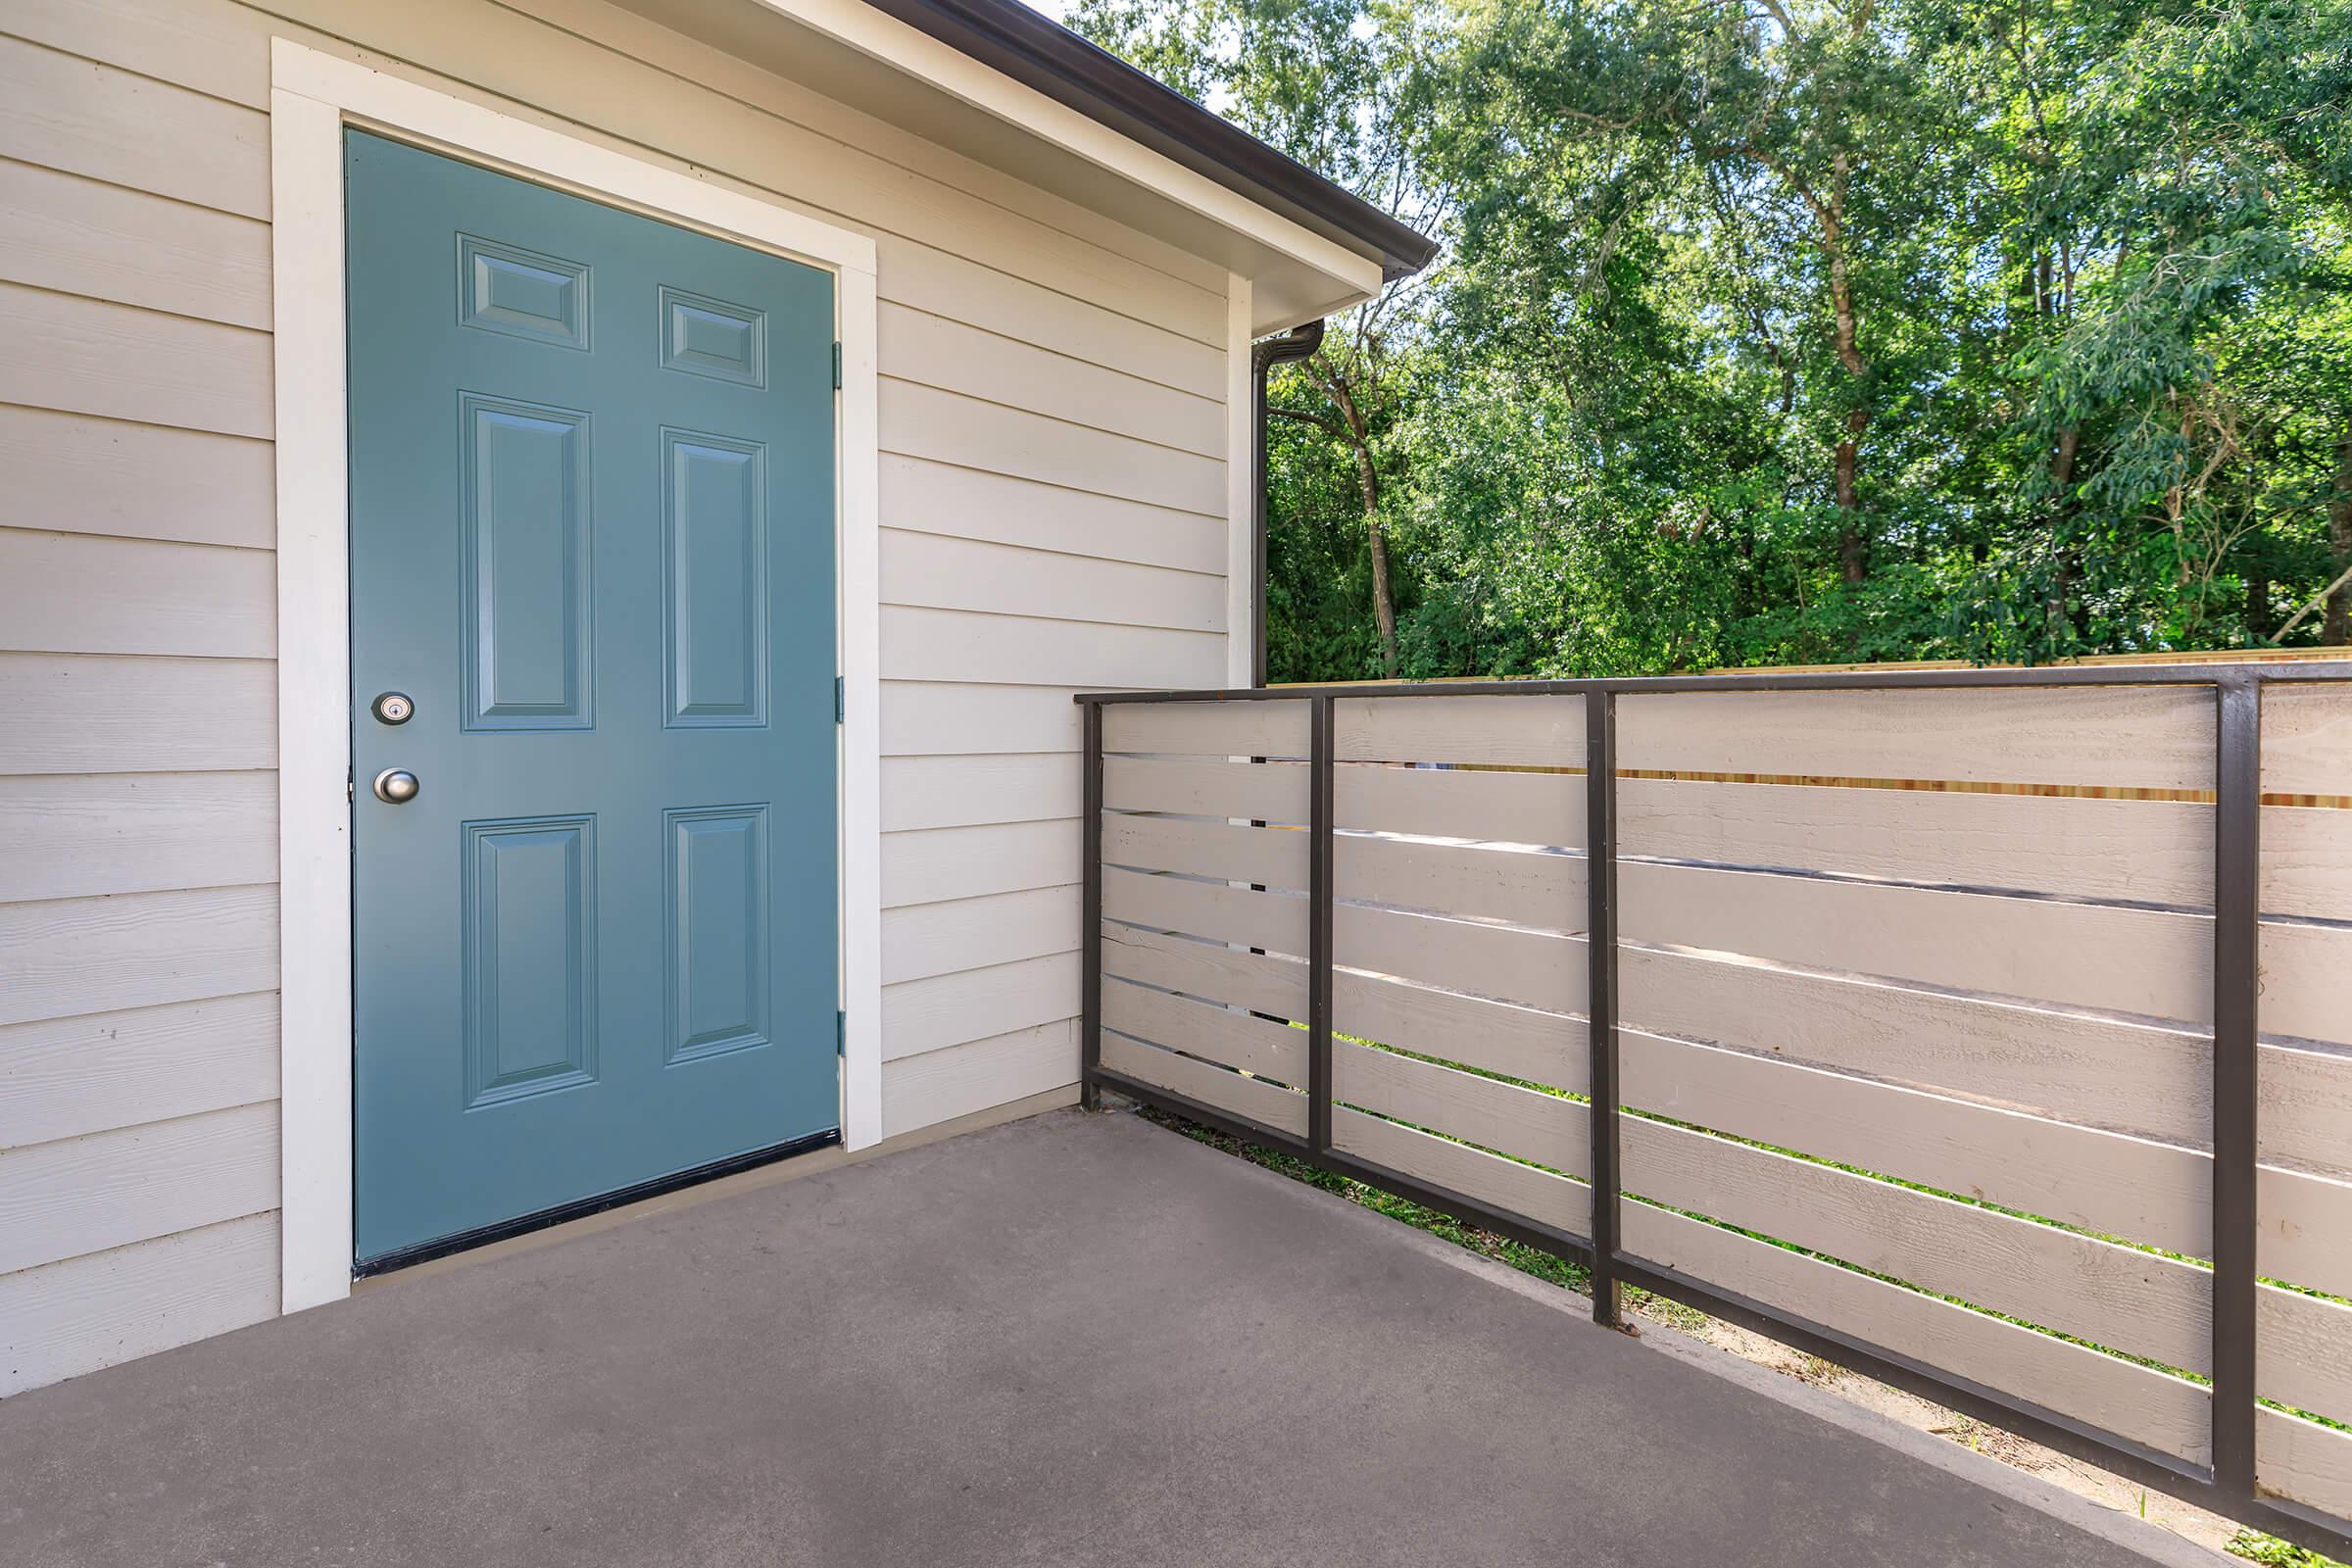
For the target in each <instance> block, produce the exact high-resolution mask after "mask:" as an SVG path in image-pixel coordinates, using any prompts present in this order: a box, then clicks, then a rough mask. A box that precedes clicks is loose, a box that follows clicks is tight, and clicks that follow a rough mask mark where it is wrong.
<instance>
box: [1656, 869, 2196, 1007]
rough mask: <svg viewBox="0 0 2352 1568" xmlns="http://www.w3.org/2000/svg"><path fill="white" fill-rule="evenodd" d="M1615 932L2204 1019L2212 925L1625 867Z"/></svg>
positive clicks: (1738, 874)
mask: <svg viewBox="0 0 2352 1568" xmlns="http://www.w3.org/2000/svg"><path fill="white" fill-rule="evenodd" d="M1617 887H1618V897H1619V901H1620V902H1619V912H1618V934H1619V935H1620V936H1621V937H1623V938H1624V939H1625V940H1626V941H1629V942H1642V943H1671V944H1673V945H1675V946H1677V947H1685V948H1704V949H1708V950H1711V951H1714V952H1718V953H1733V954H1740V955H1743V956H1749V957H1758V958H1770V959H1773V960H1774V961H1776V962H1780V963H1787V964H1796V965H1802V966H1804V967H1807V968H1815V969H1840V970H1846V971H1849V972H1853V973H1859V974H1869V975H1877V976H1881V977H1885V978H1889V979H1895V980H1907V981H1912V982H1915V983H1919V984H1924V985H1929V986H1935V987H1938V988H1942V989H1948V990H1955V991H1970V992H1978V993H1985V994H1999V995H2004V996H2011V997H2020V998H2025V999H2029V1000H2032V1001H2036V1002H2053V1003H2058V1004H2060V1005H2066V1006H2072V1007H2086V1008H2095V1009H2098V1010H2101V1011H2107V1012H2129V1013H2137V1014H2141V1015H2144V1016H2147V1017H2154V1018H2171V1019H2183V1020H2186V1021H2188V1022H2191V1023H2200V1024H2204V1023H2211V1022H2212V1019H2213V918H2212V916H2210V915H2201V914H2175V913H2169V912H2164V911H2159V910H2153V909H2127V908H2118V907H2114V906H2111V905H2096V904H2067V903H2062V902H2059V901H2057V900H2053V899H2039V898H2034V899H2021V898H2006V897H2002V896H2000V895H1997V894H1984V893H1946V892H1937V891H1934V890H1931V889H1924V888H1904V887H1888V886H1886V885H1884V884H1881V883H1872V882H1837V881H1828V880H1825V879H1822V878H1818V877H1805V876H1783V875H1779V874H1777V873H1774V872H1769V871H1724V870H1715V869H1712V868H1708V867H1701V866H1688V865H1658V864H1647V863H1642V862H1639V861H1627V862H1623V863H1621V864H1620V865H1619V867H1618V871H1617Z"/></svg>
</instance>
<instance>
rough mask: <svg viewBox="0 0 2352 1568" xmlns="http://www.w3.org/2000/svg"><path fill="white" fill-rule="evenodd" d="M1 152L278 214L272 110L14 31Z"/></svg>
mask: <svg viewBox="0 0 2352 1568" xmlns="http://www.w3.org/2000/svg"><path fill="white" fill-rule="evenodd" d="M165 74H166V75H167V76H168V75H169V73H168V72H167V73H165ZM0 158H13V159H15V160H16V161H17V162H19V163H25V164H38V165H40V166H41V167H43V168H45V169H54V170H58V171H61V172H65V173H70V174H81V175H85V176H87V177H88V178H91V179H98V180H104V181H105V182H106V183H108V184H110V185H122V186H125V187H127V188H128V189H131V190H138V191H146V192H149V193H151V194H154V195H157V196H169V197H171V198H172V200H174V201H181V202H186V203H188V204H190V205H191V206H197V207H209V208H212V209H213V210H215V211H216V212H222V213H233V214H235V215H237V216H239V217H243V218H258V219H262V220H265V221H267V220H268V218H269V217H270V117H269V116H268V115H265V114H262V113H259V112H258V111H256V110H254V109H249V108H246V107H243V106H241V105H238V104H230V103H223V102H221V100H220V99H218V98H211V97H207V96H205V95H204V94H202V93H199V92H191V91H189V90H188V89H187V88H184V87H179V86H174V85H173V84H172V82H170V81H169V80H165V79H159V78H158V77H155V76H141V75H133V74H132V73H129V72H127V71H120V70H117V69H116V68H114V67H112V66H107V65H101V64H98V63H97V62H95V61H90V60H82V59H76V58H75V57H74V56H73V55H72V54H68V53H65V52H63V51H60V50H55V49H46V48H42V47H40V46H39V45H36V44H28V43H24V42H20V41H18V40H17V39H14V38H9V37H4V36H0Z"/></svg>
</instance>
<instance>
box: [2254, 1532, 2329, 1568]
mask: <svg viewBox="0 0 2352 1568" xmlns="http://www.w3.org/2000/svg"><path fill="white" fill-rule="evenodd" d="M2229 1555H2230V1556H2232V1557H2243V1558H2245V1559H2246V1561H2248V1562H2259V1563H2264V1564H2268V1565H2270V1568H2344V1564H2342V1563H2340V1562H2337V1561H2336V1560H2335V1559H2334V1558H2333V1557H2323V1556H2321V1555H2320V1554H2319V1553H2318V1552H2316V1551H2311V1550H2308V1549H2306V1548H2305V1547H2302V1546H2298V1545H2296V1544H2294V1543H2293V1542H2291V1541H2280V1540H2279V1539H2278V1537H2276V1536H2266V1535H2264V1534H2263V1533H2262V1532H2261V1531H2259V1530H2240V1531H2239V1532H2238V1533H2237V1534H2236V1535H2234V1536H2232V1537H2230V1538H2229Z"/></svg>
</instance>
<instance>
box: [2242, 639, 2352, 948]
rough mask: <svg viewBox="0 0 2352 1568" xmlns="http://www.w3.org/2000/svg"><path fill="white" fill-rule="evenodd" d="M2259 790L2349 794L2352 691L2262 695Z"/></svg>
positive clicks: (2289, 689) (2277, 690) (2308, 689)
mask: <svg viewBox="0 0 2352 1568" xmlns="http://www.w3.org/2000/svg"><path fill="white" fill-rule="evenodd" d="M2262 788H2263V792H2264V793H2265V794H2270V795H2337V796H2342V795H2352V691H2347V690H2345V689H2344V688H2342V687H2340V686H2284V687H2279V686H2274V687H2272V688H2271V689H2270V690H2269V691H2267V692H2265V693H2264V694H2263V699H2262ZM2337 902H2338V903H2339V904H2340V903H2341V902H2342V900H2341V898H2340V896H2339V898H2338V901H2337Z"/></svg>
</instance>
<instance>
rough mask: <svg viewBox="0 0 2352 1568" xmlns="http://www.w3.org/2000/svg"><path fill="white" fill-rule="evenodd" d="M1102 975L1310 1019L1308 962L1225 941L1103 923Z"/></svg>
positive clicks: (1258, 1009) (1279, 1016)
mask: <svg viewBox="0 0 2352 1568" xmlns="http://www.w3.org/2000/svg"><path fill="white" fill-rule="evenodd" d="M1103 973H1104V974H1106V975H1116V976H1118V977H1119V978H1120V979H1122V980H1133V981H1135V982H1137V983H1138V984H1140V985H1148V986H1158V987H1160V988H1162V989H1164V990H1168V991H1181V992H1183V993H1185V995H1187V996H1193V997H1200V998H1201V999H1202V1000H1204V1001H1208V1002H1220V1003H1227V1004H1230V1005H1233V1006H1237V1007H1248V1008H1250V1009H1251V1010H1252V1011H1255V1012H1263V1013H1268V1014H1270V1015H1272V1016H1274V1017H1277V1018H1304V1017H1305V1016H1306V982H1307V968H1306V965H1305V964H1303V963H1300V962H1299V960H1298V959H1296V958H1277V957H1270V956H1267V955H1265V954H1262V953H1251V952H1250V950H1249V949H1247V948H1236V947H1232V946H1229V945H1227V944H1225V943H1221V942H1196V941H1193V940H1191V939H1190V938H1187V937H1180V936H1162V935H1160V934H1159V933H1158V932H1155V931H1139V930H1137V929H1135V928H1134V927H1132V926H1123V925H1105V926H1104V927H1103Z"/></svg>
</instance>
